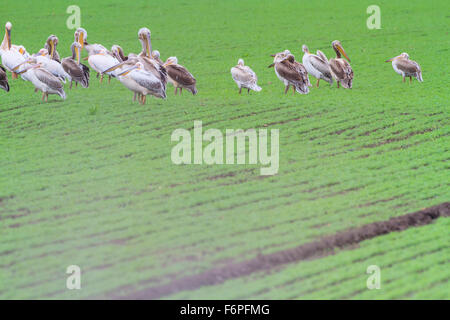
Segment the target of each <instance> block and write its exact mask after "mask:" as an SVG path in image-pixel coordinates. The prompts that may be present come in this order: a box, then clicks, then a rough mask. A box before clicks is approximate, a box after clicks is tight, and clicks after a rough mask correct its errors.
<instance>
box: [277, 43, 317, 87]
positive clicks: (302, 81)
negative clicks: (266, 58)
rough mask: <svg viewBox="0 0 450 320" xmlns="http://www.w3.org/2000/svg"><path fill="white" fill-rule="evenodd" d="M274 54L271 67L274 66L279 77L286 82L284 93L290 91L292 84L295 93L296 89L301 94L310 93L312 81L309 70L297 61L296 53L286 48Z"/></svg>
mask: <svg viewBox="0 0 450 320" xmlns="http://www.w3.org/2000/svg"><path fill="white" fill-rule="evenodd" d="M272 56H273V57H274V60H273V63H272V64H271V65H269V68H272V67H274V68H275V74H276V75H277V77H278V79H280V80H281V81H282V82H283V83H284V85H285V90H284V93H285V94H286V93H287V92H288V90H289V87H290V86H291V85H292V87H293V90H294V93H295V91H297V92H298V93H301V94H307V93H309V86H310V85H311V83H310V82H309V79H308V72H307V71H306V69H305V67H304V66H303V65H302V64H301V63H299V62H297V61H295V57H294V55H293V54H291V53H290V51H289V50H285V51H283V52H280V53H277V54H275V55H272Z"/></svg>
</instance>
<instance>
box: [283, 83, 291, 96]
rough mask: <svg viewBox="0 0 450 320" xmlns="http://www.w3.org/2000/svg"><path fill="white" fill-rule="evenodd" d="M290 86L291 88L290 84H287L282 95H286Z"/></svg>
mask: <svg viewBox="0 0 450 320" xmlns="http://www.w3.org/2000/svg"><path fill="white" fill-rule="evenodd" d="M290 86H291V85H290V84H288V85H287V86H286V88H285V89H284V94H287V92H288V90H289V87H290Z"/></svg>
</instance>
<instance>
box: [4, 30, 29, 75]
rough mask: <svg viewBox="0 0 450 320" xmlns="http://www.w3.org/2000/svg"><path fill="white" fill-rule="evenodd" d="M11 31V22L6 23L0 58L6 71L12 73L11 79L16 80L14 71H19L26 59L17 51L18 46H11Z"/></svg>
mask: <svg viewBox="0 0 450 320" xmlns="http://www.w3.org/2000/svg"><path fill="white" fill-rule="evenodd" d="M11 29H12V24H11V22H7V23H6V25H5V36H4V38H3V41H2V44H1V45H0V56H1V57H2V63H3V65H4V67H5V68H6V69H7V70H8V71H10V72H12V78H13V79H17V73H16V71H17V70H18V69H19V67H20V66H21V64H22V62H24V61H25V60H26V58H25V57H24V55H23V54H22V53H21V52H20V50H18V49H17V48H18V47H19V46H13V45H11ZM17 66H19V67H17Z"/></svg>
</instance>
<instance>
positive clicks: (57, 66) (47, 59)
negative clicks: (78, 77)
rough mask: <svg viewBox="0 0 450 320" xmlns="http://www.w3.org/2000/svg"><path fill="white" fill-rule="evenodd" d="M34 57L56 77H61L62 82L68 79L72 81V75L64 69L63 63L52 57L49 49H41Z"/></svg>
mask: <svg viewBox="0 0 450 320" xmlns="http://www.w3.org/2000/svg"><path fill="white" fill-rule="evenodd" d="M33 57H34V58H35V59H36V61H37V62H38V63H40V64H41V66H42V67H43V68H44V69H46V70H47V71H49V72H50V73H51V74H53V75H54V76H55V77H57V78H59V79H61V81H62V82H64V83H66V80H68V81H72V78H71V77H70V75H69V74H68V73H67V72H66V71H65V70H64V68H63V67H62V65H61V63H59V62H57V61H56V60H53V59H51V56H50V55H49V52H48V51H47V49H41V50H39V52H38V53H37V54H35V55H33Z"/></svg>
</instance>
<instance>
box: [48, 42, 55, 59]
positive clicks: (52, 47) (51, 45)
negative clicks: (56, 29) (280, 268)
mask: <svg viewBox="0 0 450 320" xmlns="http://www.w3.org/2000/svg"><path fill="white" fill-rule="evenodd" d="M54 41H55V40H51V41H50V52H49V54H50V57H53V52H55V42H54Z"/></svg>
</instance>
